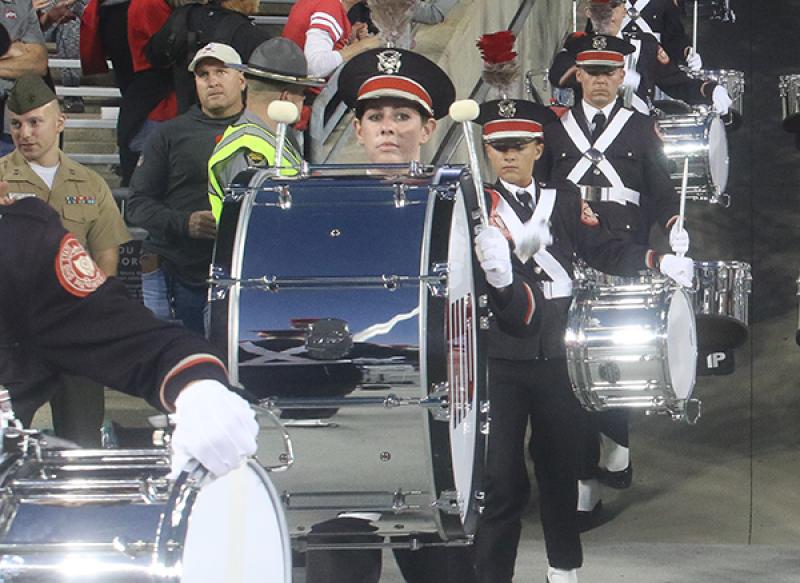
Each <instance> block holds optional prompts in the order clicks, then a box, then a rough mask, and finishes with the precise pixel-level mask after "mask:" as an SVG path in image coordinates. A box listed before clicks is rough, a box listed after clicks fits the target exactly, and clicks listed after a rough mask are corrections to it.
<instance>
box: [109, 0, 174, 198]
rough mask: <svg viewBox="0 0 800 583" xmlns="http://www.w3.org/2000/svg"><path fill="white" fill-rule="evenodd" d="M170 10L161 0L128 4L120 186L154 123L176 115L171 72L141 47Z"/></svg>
mask: <svg viewBox="0 0 800 583" xmlns="http://www.w3.org/2000/svg"><path fill="white" fill-rule="evenodd" d="M171 12H172V9H171V8H170V7H169V5H168V4H167V3H166V2H165V0H131V3H130V6H129V7H128V45H129V46H130V51H131V59H132V62H133V71H134V73H133V81H132V82H131V84H130V85H129V86H128V91H127V92H126V93H125V95H123V96H122V101H121V102H120V107H119V121H118V123H117V145H118V146H119V162H120V177H121V179H122V180H121V184H122V186H127V185H128V183H129V182H130V179H131V176H132V175H133V170H134V168H135V167H136V161H137V160H138V159H139V155H140V154H141V153H142V149H143V148H144V144H145V142H146V141H147V137H148V136H149V135H150V133H151V132H152V131H153V130H154V129H155V127H156V126H157V125H158V124H160V123H162V122H165V121H167V120H169V119H172V118H173V117H175V116H176V115H178V107H177V103H176V101H175V89H174V87H173V84H172V75H171V74H170V72H169V71H165V70H163V69H158V68H155V67H153V66H152V65H151V64H150V61H149V60H148V59H147V56H146V55H145V50H144V48H145V45H146V44H147V41H149V40H150V37H151V36H153V35H154V34H155V33H156V32H157V31H158V30H159V29H160V28H161V27H162V26H163V25H164V23H165V22H166V21H167V19H168V18H169V15H170V13H171Z"/></svg>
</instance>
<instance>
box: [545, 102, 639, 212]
mask: <svg viewBox="0 0 800 583" xmlns="http://www.w3.org/2000/svg"><path fill="white" fill-rule="evenodd" d="M631 116H633V112H632V111H630V110H627V109H620V110H618V111H617V113H616V114H615V115H614V116H613V117H612V118H611V121H610V122H609V123H608V125H607V126H606V128H605V130H603V133H602V134H600V137H599V138H597V141H595V143H594V145H592V144H590V143H589V140H588V139H587V138H586V136H585V135H584V133H583V131H582V130H581V128H580V126H578V122H577V121H575V116H574V115H573V114H572V111H569V112H567V114H566V115H565V116H564V117H562V118H561V123H562V124H563V125H564V129H565V130H566V132H567V135H568V136H569V138H570V139H571V140H572V143H573V144H574V145H575V147H577V148H578V151H580V152H582V156H581V159H580V160H579V161H578V163H577V164H576V165H575V167H574V168H573V169H572V171H571V172H570V173H569V174H568V175H567V180H569V181H570V182H572V183H574V184H577V185H580V180H581V178H583V176H584V174H586V172H588V171H589V169H590V168H591V167H592V165H594V166H596V167H597V169H598V170H599V171H600V172H601V173H602V174H603V176H605V177H606V179H607V180H608V181H609V182H610V183H611V188H610V192H609V197H608V198H609V200H612V201H614V202H616V203H619V204H625V203H627V202H630V203H633V204H635V205H636V206H639V196H640V194H639V192H638V191H636V190H632V189H630V188H627V187H626V186H625V184H624V183H623V182H622V178H621V177H620V175H619V174H618V173H617V171H616V169H615V168H614V166H613V165H612V164H611V162H609V161H608V158H606V156H605V152H606V150H607V149H608V147H609V146H610V145H611V144H613V143H614V140H616V139H617V137H618V136H619V134H620V132H621V131H622V128H624V127H625V124H626V123H628V120H629V119H630V118H631Z"/></svg>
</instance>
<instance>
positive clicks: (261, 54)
mask: <svg viewBox="0 0 800 583" xmlns="http://www.w3.org/2000/svg"><path fill="white" fill-rule="evenodd" d="M225 64H226V65H227V66H228V67H230V68H231V69H236V70H237V71H241V72H242V73H244V74H245V77H254V78H256V79H268V80H271V81H279V82H282V83H286V84H289V85H303V86H306V87H322V86H323V85H325V83H326V81H325V79H321V78H319V77H309V76H308V62H307V61H306V56H305V55H304V54H303V50H302V49H301V48H300V47H298V46H297V45H296V44H295V43H294V41H291V40H289V39H288V38H283V37H277V38H271V39H269V40H266V41H264V42H263V43H261V44H260V45H258V46H257V47H256V48H255V49H254V50H253V52H252V53H251V54H250V58H249V59H248V61H247V63H244V64H236V63H225Z"/></svg>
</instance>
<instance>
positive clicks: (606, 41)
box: [565, 34, 636, 71]
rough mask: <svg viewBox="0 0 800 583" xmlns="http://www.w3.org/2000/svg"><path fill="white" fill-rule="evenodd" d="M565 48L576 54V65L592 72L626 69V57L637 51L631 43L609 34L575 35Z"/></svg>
mask: <svg viewBox="0 0 800 583" xmlns="http://www.w3.org/2000/svg"><path fill="white" fill-rule="evenodd" d="M565 46H566V49H567V50H568V51H570V52H573V53H575V65H577V66H578V67H583V68H585V69H588V70H590V71H591V70H597V71H601V70H602V71H608V70H610V69H618V68H621V67H624V66H625V55H629V54H631V53H632V52H633V51H635V50H636V49H635V48H634V46H633V45H632V44H630V43H629V42H627V41H625V40H622V39H621V38H617V37H615V36H610V35H607V34H582V35H578V34H573V35H572V36H571V37H570V39H569V40H568V41H567V43H566V45H565Z"/></svg>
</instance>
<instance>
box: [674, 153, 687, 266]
mask: <svg viewBox="0 0 800 583" xmlns="http://www.w3.org/2000/svg"><path fill="white" fill-rule="evenodd" d="M688 186H689V157H688V156H687V157H686V158H684V159H683V179H682V180H681V204H680V209H679V211H678V224H677V225H676V226H677V227H678V230H679V231H682V230H683V221H684V217H685V216H686V188H687V187H688ZM678 257H683V252H680V253H678Z"/></svg>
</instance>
